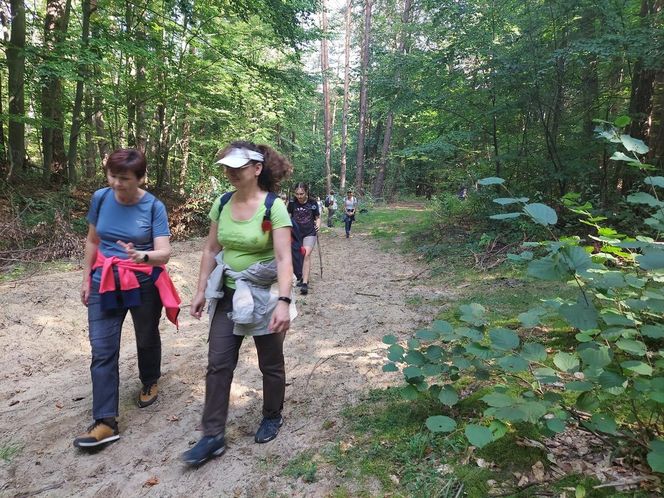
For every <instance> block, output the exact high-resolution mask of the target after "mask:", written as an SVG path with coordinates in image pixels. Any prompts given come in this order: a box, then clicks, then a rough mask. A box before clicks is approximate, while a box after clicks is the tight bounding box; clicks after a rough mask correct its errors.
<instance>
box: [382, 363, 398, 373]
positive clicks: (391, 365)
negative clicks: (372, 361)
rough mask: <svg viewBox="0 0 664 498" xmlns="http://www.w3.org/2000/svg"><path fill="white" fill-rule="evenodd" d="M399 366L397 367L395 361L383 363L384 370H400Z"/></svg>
mask: <svg viewBox="0 0 664 498" xmlns="http://www.w3.org/2000/svg"><path fill="white" fill-rule="evenodd" d="M398 371H399V367H397V366H396V365H395V364H394V363H386V364H385V365H383V372H398Z"/></svg>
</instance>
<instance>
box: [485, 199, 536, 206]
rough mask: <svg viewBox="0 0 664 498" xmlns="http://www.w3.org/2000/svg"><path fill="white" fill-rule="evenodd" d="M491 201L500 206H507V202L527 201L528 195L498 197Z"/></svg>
mask: <svg viewBox="0 0 664 498" xmlns="http://www.w3.org/2000/svg"><path fill="white" fill-rule="evenodd" d="M493 202H495V203H496V204H500V205H501V206H507V205H508V204H516V203H519V202H528V197H498V198H497V199H494V200H493Z"/></svg>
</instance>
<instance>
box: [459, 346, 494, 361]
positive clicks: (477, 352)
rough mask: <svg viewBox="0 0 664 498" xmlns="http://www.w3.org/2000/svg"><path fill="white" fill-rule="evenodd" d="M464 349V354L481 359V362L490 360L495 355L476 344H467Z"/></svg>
mask: <svg viewBox="0 0 664 498" xmlns="http://www.w3.org/2000/svg"><path fill="white" fill-rule="evenodd" d="M464 349H465V351H466V353H468V354H470V355H473V356H477V357H478V358H481V359H483V360H490V359H491V358H493V357H494V356H495V355H496V354H495V353H494V352H493V350H491V349H489V348H487V347H486V346H482V345H481V344H478V343H476V342H473V343H472V344H468V345H467V346H466V347H465V348H464Z"/></svg>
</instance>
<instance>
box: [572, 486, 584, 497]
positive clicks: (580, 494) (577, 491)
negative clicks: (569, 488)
mask: <svg viewBox="0 0 664 498" xmlns="http://www.w3.org/2000/svg"><path fill="white" fill-rule="evenodd" d="M574 498H586V488H585V487H583V486H582V485H581V484H577V486H576V488H575V489H574Z"/></svg>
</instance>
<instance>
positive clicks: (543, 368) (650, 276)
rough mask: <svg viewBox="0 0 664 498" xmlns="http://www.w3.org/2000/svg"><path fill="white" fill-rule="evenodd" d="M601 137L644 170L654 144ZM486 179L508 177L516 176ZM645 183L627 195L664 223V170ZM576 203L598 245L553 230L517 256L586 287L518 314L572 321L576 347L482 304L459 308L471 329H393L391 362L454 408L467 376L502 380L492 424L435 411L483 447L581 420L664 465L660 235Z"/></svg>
mask: <svg viewBox="0 0 664 498" xmlns="http://www.w3.org/2000/svg"><path fill="white" fill-rule="evenodd" d="M621 122H622V121H621ZM601 134H602V136H604V137H605V138H608V139H609V140H611V141H612V142H615V143H620V144H621V145H622V146H623V148H624V149H625V150H626V152H627V154H626V153H624V152H620V151H617V152H616V153H615V154H614V156H613V157H612V159H614V160H619V161H626V162H628V163H629V164H631V165H632V166H636V167H642V166H643V165H642V163H641V161H640V160H639V156H640V155H641V154H645V153H646V152H647V150H648V148H647V146H646V145H645V144H644V143H643V142H641V141H640V140H636V139H633V138H632V137H629V136H627V135H621V134H619V133H618V131H617V130H616V129H615V128H611V131H610V132H609V131H606V130H602V133H601ZM479 183H480V184H481V185H503V184H504V180H502V179H501V178H495V177H494V178H485V179H483V180H480V182H479ZM644 183H645V184H646V185H647V186H649V188H650V190H651V192H652V193H647V192H638V193H634V194H631V195H630V196H628V198H627V201H628V202H630V203H633V204H639V205H642V206H647V208H648V212H649V213H650V215H649V216H648V217H647V218H646V219H645V220H644V222H645V224H646V225H648V226H649V227H652V228H654V229H655V230H657V231H660V232H661V231H664V202H662V201H660V200H659V198H658V195H657V190H658V189H664V177H660V176H650V177H646V178H645V179H644ZM508 193H509V191H508ZM494 202H496V203H497V204H500V205H503V206H519V207H520V209H519V210H518V211H511V212H507V213H501V214H496V215H493V216H491V217H490V218H492V219H494V220H514V219H519V218H520V219H527V220H530V221H531V222H535V223H536V224H538V225H540V226H541V227H546V228H547V229H548V228H550V227H553V226H554V225H555V224H556V223H557V221H558V216H557V213H556V211H555V210H553V209H552V208H551V207H549V206H547V205H545V204H542V203H529V199H527V198H519V197H515V196H513V195H510V196H509V197H503V198H498V199H494ZM564 203H565V205H566V206H567V207H568V208H569V209H571V210H572V211H573V212H574V213H576V214H577V215H579V216H581V217H582V221H583V223H584V224H586V225H588V226H590V227H592V229H593V232H594V233H593V234H592V235H589V239H590V241H591V243H590V244H584V243H583V241H582V240H581V239H580V238H579V237H564V238H560V239H557V238H556V237H555V236H554V234H553V232H551V231H549V233H550V236H551V239H550V240H547V241H543V242H534V243H526V244H525V245H526V246H527V249H529V250H526V251H524V252H522V253H521V254H520V255H518V256H517V255H511V259H512V260H514V261H520V262H523V263H525V264H527V273H528V274H529V275H530V276H532V277H535V278H539V279H543V280H561V281H563V282H570V283H571V285H574V286H575V287H576V288H577V289H578V293H577V294H578V295H577V298H576V299H575V300H563V299H561V298H556V299H549V300H543V301H542V302H541V304H540V305H538V306H536V307H534V308H532V309H530V310H527V311H525V312H524V313H521V314H519V315H518V321H519V323H520V324H521V326H522V328H524V329H532V328H534V327H536V326H538V325H539V324H541V323H542V321H543V320H545V319H548V318H554V317H556V318H558V319H562V320H563V321H564V322H565V323H567V324H568V325H569V326H570V327H571V329H569V334H570V336H571V335H572V334H574V336H573V337H574V339H573V340H572V341H568V342H569V343H571V346H570V347H566V348H560V347H558V348H554V347H551V344H548V345H547V344H543V343H542V342H538V341H535V340H532V341H529V342H525V343H524V342H522V340H521V338H520V336H519V334H517V332H516V331H514V330H511V329H508V328H504V327H499V326H493V325H492V324H491V322H490V320H489V318H488V316H487V312H486V309H485V308H484V307H483V306H482V305H480V304H478V303H471V304H468V305H465V306H461V307H460V309H459V311H460V318H459V320H460V322H461V323H462V325H461V326H456V327H455V326H453V325H452V324H450V323H448V322H446V321H435V322H434V323H433V324H432V326H431V327H430V328H428V329H423V330H419V331H417V332H416V333H415V335H414V337H413V338H411V339H410V340H409V341H408V342H407V344H406V345H405V347H404V346H402V345H400V344H398V343H397V340H396V338H395V337H394V336H386V337H385V338H384V342H385V343H387V344H389V345H390V347H389V349H388V360H389V363H387V364H386V365H385V366H384V368H383V369H384V370H385V371H397V370H399V368H400V367H399V365H401V370H402V372H403V375H404V377H405V380H406V382H407V383H408V386H407V387H406V389H405V391H404V393H405V396H406V397H407V398H415V397H417V396H419V394H420V393H422V392H427V391H428V392H429V393H431V394H433V395H435V396H437V397H438V399H439V401H440V402H441V403H442V404H443V405H445V406H447V407H450V408H449V409H448V411H449V412H450V413H449V414H451V407H454V406H455V405H457V403H458V402H459V400H460V393H459V392H458V390H457V389H456V388H455V382H456V381H457V380H459V379H460V378H461V376H462V375H463V376H475V377H476V378H477V379H479V380H480V381H483V382H486V383H488V384H490V385H491V388H490V390H489V391H488V392H487V393H486V394H485V395H484V396H483V397H482V398H481V400H482V401H483V402H484V403H485V404H486V406H487V407H486V409H485V410H484V412H483V417H482V418H481V419H480V420H469V421H466V422H462V421H457V420H455V419H454V418H452V417H451V416H448V415H433V416H430V417H429V418H428V419H427V421H426V425H427V427H428V428H429V429H430V430H431V431H433V432H442V433H452V432H460V431H463V433H464V435H465V437H466V439H467V440H468V441H469V442H470V444H472V445H474V446H477V447H480V448H481V447H483V446H486V445H487V444H489V443H490V442H492V441H495V440H497V439H499V438H500V437H502V436H503V435H504V434H506V433H507V432H508V431H509V430H510V427H511V426H512V425H513V424H517V423H521V422H527V423H532V424H536V425H537V426H539V427H540V429H541V430H542V431H543V432H544V433H556V432H562V431H564V430H565V428H566V426H567V424H568V423H569V422H570V421H571V420H576V421H578V423H579V424H580V425H581V426H582V427H584V428H586V429H587V430H589V431H592V432H593V433H595V434H597V435H598V436H599V437H601V438H602V439H603V440H605V441H607V442H610V443H613V444H617V445H618V444H622V445H625V446H626V445H630V447H631V448H633V449H635V450H637V451H641V452H643V453H647V461H648V463H649V465H650V467H651V468H652V469H653V470H655V471H658V472H664V420H663V419H662V413H663V412H664V410H663V406H662V405H664V324H663V323H662V318H663V316H664V285H663V284H664V247H662V244H661V243H659V242H657V241H656V240H654V239H653V238H650V237H643V236H639V235H637V236H635V237H628V236H626V235H624V234H621V233H619V232H618V231H616V230H614V229H612V228H609V227H604V226H602V225H600V223H602V222H603V221H605V218H604V217H601V216H595V215H593V214H592V206H590V204H589V203H584V204H579V202H578V197H575V196H567V197H566V198H565V199H564ZM570 339H571V337H570ZM460 424H461V425H460Z"/></svg>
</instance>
